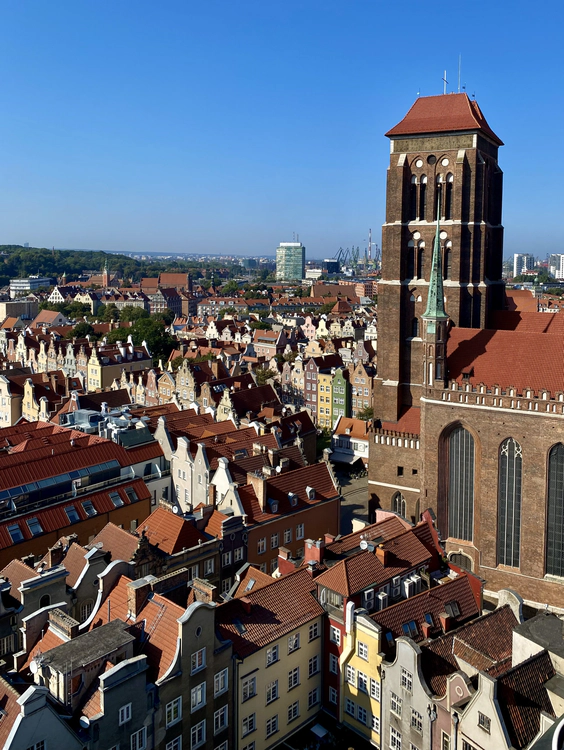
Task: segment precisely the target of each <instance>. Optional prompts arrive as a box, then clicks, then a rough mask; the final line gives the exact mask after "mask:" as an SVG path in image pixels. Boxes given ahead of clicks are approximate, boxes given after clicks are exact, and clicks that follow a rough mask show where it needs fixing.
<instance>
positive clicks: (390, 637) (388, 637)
mask: <svg viewBox="0 0 564 750" xmlns="http://www.w3.org/2000/svg"><path fill="white" fill-rule="evenodd" d="M386 640H387V641H388V646H393V645H394V634H393V633H392V632H391V630H388V632H387V633H386Z"/></svg>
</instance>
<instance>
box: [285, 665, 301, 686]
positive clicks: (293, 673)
mask: <svg viewBox="0 0 564 750" xmlns="http://www.w3.org/2000/svg"><path fill="white" fill-rule="evenodd" d="M299 684H300V668H299V667H294V669H291V670H290V671H289V672H288V690H291V689H292V688H295V687H297V686H298V685H299Z"/></svg>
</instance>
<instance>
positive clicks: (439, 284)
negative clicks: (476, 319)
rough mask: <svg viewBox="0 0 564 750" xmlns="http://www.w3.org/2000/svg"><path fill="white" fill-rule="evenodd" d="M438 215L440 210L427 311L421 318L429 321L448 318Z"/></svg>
mask: <svg viewBox="0 0 564 750" xmlns="http://www.w3.org/2000/svg"><path fill="white" fill-rule="evenodd" d="M439 213H440V210H437V232H436V234H435V245H434V247H433V264H432V266H431V279H430V281H429V294H428V295H427V309H426V310H425V312H424V313H423V315H422V317H423V318H426V319H431V320H447V318H448V315H447V314H446V312H445V302H444V299H445V295H444V292H443V268H442V263H441V243H440V232H441V228H440V221H439Z"/></svg>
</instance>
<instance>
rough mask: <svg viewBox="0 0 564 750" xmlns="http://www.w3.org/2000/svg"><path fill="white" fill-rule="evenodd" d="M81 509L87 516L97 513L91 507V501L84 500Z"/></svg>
mask: <svg viewBox="0 0 564 750" xmlns="http://www.w3.org/2000/svg"><path fill="white" fill-rule="evenodd" d="M82 507H83V508H84V512H85V513H86V515H87V516H95V515H96V514H97V513H98V511H97V510H96V508H95V507H94V506H93V505H92V500H85V501H84V502H83V503H82Z"/></svg>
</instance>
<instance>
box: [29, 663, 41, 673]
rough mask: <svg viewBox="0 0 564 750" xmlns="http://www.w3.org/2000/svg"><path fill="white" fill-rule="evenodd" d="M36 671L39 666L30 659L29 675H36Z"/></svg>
mask: <svg viewBox="0 0 564 750" xmlns="http://www.w3.org/2000/svg"><path fill="white" fill-rule="evenodd" d="M38 670H39V666H38V664H37V662H36V661H35V659H32V660H31V661H30V663H29V671H30V672H31V674H37V672H38Z"/></svg>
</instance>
